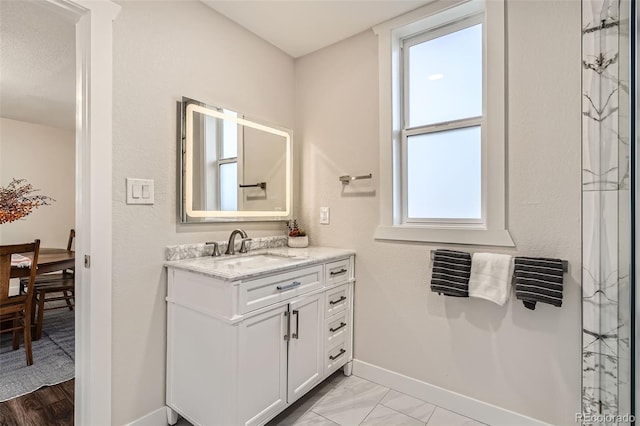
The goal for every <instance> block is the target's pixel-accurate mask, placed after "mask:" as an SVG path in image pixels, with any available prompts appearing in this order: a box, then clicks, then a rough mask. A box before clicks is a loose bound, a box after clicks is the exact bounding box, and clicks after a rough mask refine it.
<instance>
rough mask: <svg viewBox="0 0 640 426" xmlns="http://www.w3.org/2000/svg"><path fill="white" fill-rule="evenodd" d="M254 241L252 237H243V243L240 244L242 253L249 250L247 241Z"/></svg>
mask: <svg viewBox="0 0 640 426" xmlns="http://www.w3.org/2000/svg"><path fill="white" fill-rule="evenodd" d="M251 241H252V239H251V238H243V239H242V243H241V244H240V253H246V252H247V243H250V242H251Z"/></svg>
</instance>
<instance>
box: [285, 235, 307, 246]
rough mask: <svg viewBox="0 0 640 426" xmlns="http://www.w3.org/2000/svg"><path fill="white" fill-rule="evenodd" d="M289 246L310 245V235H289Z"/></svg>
mask: <svg viewBox="0 0 640 426" xmlns="http://www.w3.org/2000/svg"><path fill="white" fill-rule="evenodd" d="M288 246H289V247H294V248H302V247H309V237H308V236H307V235H305V236H304V237H289V242H288Z"/></svg>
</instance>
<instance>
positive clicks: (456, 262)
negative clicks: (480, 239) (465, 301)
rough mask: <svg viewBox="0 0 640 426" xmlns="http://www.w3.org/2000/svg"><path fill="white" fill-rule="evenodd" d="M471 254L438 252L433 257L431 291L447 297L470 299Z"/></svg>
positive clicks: (440, 250)
mask: <svg viewBox="0 0 640 426" xmlns="http://www.w3.org/2000/svg"><path fill="white" fill-rule="evenodd" d="M470 275H471V254H470V253H466V252H463V251H455V250H442V249H439V250H436V252H435V254H434V256H433V273H432V274H431V291H433V292H435V293H438V294H444V295H445V296H454V297H469V276H470Z"/></svg>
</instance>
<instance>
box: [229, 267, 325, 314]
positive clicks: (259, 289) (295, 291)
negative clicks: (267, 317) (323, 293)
mask: <svg viewBox="0 0 640 426" xmlns="http://www.w3.org/2000/svg"><path fill="white" fill-rule="evenodd" d="M321 287H322V266H313V267H310V268H304V269H300V270H297V271H292V272H286V273H284V274H279V275H274V276H271V277H266V278H259V279H257V280H252V281H247V282H243V283H241V284H240V295H239V303H240V306H239V310H240V313H242V314H244V313H247V312H250V311H253V310H255V309H259V308H262V307H264V306H268V305H271V304H273V303H277V302H280V301H283V300H286V299H289V298H292V297H295V296H298V295H300V294H304V293H307V292H309V291H312V290H315V289H317V288H321Z"/></svg>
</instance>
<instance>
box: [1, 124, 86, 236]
mask: <svg viewBox="0 0 640 426" xmlns="http://www.w3.org/2000/svg"><path fill="white" fill-rule="evenodd" d="M12 178H16V179H26V180H27V182H28V183H30V184H32V185H33V187H34V189H39V190H40V191H38V192H36V193H35V194H40V195H47V196H49V197H51V198H53V199H55V200H56V201H55V202H53V203H51V205H48V206H41V207H39V208H37V209H35V210H33V211H32V212H31V213H30V214H29V215H27V216H26V217H24V218H23V219H21V220H17V221H15V222H11V223H5V224H2V225H0V244H17V243H26V242H29V241H33V240H34V239H35V238H39V239H40V244H41V246H42V247H60V248H66V247H67V240H68V238H69V230H70V229H72V228H73V227H74V226H75V225H74V224H75V133H74V131H73V130H67V129H59V128H55V127H48V126H42V125H38V124H32V123H26V122H24V121H16V120H10V119H7V118H0V186H7V185H8V184H9V183H10V182H11V179H12Z"/></svg>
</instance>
